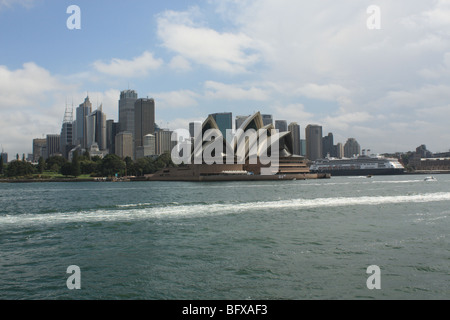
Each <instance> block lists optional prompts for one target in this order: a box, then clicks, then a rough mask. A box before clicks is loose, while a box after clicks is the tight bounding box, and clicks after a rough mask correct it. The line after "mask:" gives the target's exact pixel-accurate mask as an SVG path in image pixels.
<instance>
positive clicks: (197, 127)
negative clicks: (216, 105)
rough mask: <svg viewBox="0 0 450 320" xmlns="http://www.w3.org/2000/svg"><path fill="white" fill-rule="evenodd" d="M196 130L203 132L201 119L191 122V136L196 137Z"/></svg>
mask: <svg viewBox="0 0 450 320" xmlns="http://www.w3.org/2000/svg"><path fill="white" fill-rule="evenodd" d="M196 132H197V133H201V132H202V122H201V121H194V122H189V134H190V135H191V138H195V133H196Z"/></svg>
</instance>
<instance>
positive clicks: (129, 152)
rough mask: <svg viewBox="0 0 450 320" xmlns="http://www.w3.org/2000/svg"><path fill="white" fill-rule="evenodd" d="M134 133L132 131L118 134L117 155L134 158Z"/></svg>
mask: <svg viewBox="0 0 450 320" xmlns="http://www.w3.org/2000/svg"><path fill="white" fill-rule="evenodd" d="M133 146H134V144H133V134H132V133H131V132H127V131H125V132H120V133H118V134H117V135H116V148H115V149H116V155H117V156H118V157H120V158H122V159H124V158H126V157H130V158H131V159H133V157H134V150H133Z"/></svg>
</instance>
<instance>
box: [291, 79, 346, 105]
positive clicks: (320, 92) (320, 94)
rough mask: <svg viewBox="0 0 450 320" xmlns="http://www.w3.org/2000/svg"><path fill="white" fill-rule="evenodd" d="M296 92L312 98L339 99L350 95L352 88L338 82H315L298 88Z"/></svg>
mask: <svg viewBox="0 0 450 320" xmlns="http://www.w3.org/2000/svg"><path fill="white" fill-rule="evenodd" d="M296 93H298V94H301V95H303V96H305V97H308V98H311V99H318V100H327V101H337V100H339V99H342V98H344V97H346V96H348V95H350V90H348V89H346V88H344V87H343V86H340V85H337V84H328V85H318V84H315V83H308V84H306V85H304V86H302V87H301V88H298V89H297V90H296Z"/></svg>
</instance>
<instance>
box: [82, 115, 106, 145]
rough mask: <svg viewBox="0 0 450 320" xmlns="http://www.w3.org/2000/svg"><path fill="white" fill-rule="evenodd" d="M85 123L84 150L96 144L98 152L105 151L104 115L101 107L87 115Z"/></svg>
mask: <svg viewBox="0 0 450 320" xmlns="http://www.w3.org/2000/svg"><path fill="white" fill-rule="evenodd" d="M86 122H87V125H86V128H87V129H86V148H87V149H89V148H91V147H92V145H94V144H96V145H97V146H98V149H99V150H101V151H104V150H106V149H107V147H106V115H105V114H104V113H103V111H102V106H100V107H99V108H98V109H97V110H95V111H94V112H92V113H91V114H89V116H88V117H87V119H86Z"/></svg>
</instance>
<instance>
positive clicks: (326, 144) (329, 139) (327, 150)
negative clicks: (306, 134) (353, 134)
mask: <svg viewBox="0 0 450 320" xmlns="http://www.w3.org/2000/svg"><path fill="white" fill-rule="evenodd" d="M322 149H323V150H322V158H326V157H327V156H330V157H336V155H335V150H334V138H333V134H332V133H331V132H330V133H328V135H327V136H325V137H323V138H322Z"/></svg>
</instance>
